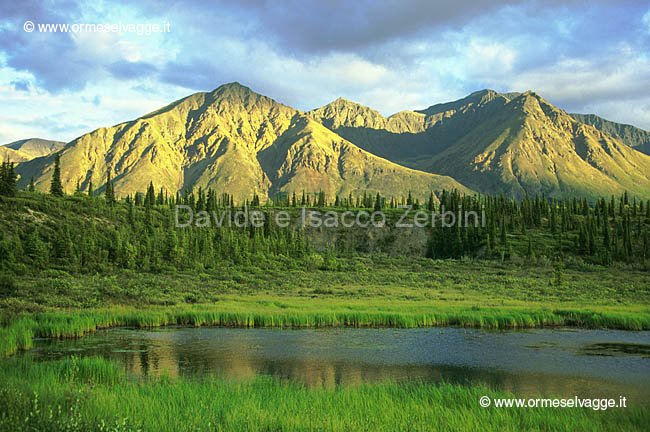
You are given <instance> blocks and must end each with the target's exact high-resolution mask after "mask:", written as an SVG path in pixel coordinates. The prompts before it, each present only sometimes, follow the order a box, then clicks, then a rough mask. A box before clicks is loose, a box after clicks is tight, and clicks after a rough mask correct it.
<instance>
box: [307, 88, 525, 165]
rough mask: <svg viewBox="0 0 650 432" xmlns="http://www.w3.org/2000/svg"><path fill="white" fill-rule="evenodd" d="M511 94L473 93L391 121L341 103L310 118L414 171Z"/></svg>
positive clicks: (312, 114) (392, 118)
mask: <svg viewBox="0 0 650 432" xmlns="http://www.w3.org/2000/svg"><path fill="white" fill-rule="evenodd" d="M511 97H513V94H509V95H502V94H499V93H497V92H495V91H493V90H482V91H478V92H474V93H472V94H470V95H469V96H467V97H466V98H463V99H460V100H458V101H454V102H448V103H444V104H438V105H433V106H431V107H429V108H427V109H426V110H421V111H402V112H399V113H397V114H393V115H391V116H390V117H383V116H382V115H381V114H380V113H379V112H377V111H374V110H372V109H370V108H367V107H364V106H363V105H359V104H356V103H354V102H349V101H346V100H345V99H337V100H336V101H334V102H332V103H330V104H328V105H325V106H324V107H322V108H319V109H316V110H313V111H311V112H310V113H309V114H310V115H311V116H312V117H313V118H314V119H316V120H317V121H319V122H320V123H322V124H323V125H325V126H326V127H327V128H329V129H330V130H332V131H334V132H336V133H337V134H339V135H341V136H342V137H344V138H346V139H347V140H349V141H351V142H353V143H354V144H356V145H358V146H359V147H361V148H363V149H364V150H367V151H369V152H371V153H373V154H376V155H378V156H381V157H385V158H387V159H389V160H392V161H394V162H398V163H401V164H404V165H407V166H412V167H416V166H417V165H418V164H417V162H418V161H419V160H426V159H428V158H430V157H432V156H434V155H436V154H438V153H440V152H441V151H443V150H445V149H446V148H447V147H448V146H450V145H451V144H453V143H454V142H456V141H458V140H459V139H460V138H462V137H463V136H464V135H465V134H467V133H468V132H469V131H470V130H472V129H473V128H475V127H476V126H478V125H479V124H480V123H481V122H482V121H484V120H485V119H487V118H489V117H490V116H491V115H493V113H494V112H495V110H498V109H499V108H500V107H502V106H503V105H505V104H506V103H507V102H508V101H509V100H510V98H511Z"/></svg>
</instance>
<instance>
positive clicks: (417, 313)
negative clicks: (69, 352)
mask: <svg viewBox="0 0 650 432" xmlns="http://www.w3.org/2000/svg"><path fill="white" fill-rule="evenodd" d="M165 325H184V326H194V327H200V326H223V327H284V328H307V327H311V328H313V327H396V328H412V327H434V326H461V327H479V328H532V327H544V326H573V327H587V328H613V329H625V330H650V314H648V313H647V312H644V311H641V310H639V311H636V312H635V311H634V310H625V311H617V310H610V309H607V308H600V310H599V309H593V310H573V309H561V308H559V309H534V308H530V307H524V306H503V307H479V306H471V307H468V306H463V305H448V304H445V303H442V302H431V303H429V302H413V301H408V300H393V299H369V300H367V299H356V300H355V299H351V300H347V299H345V300H344V299H331V298H295V297H294V298H282V299H279V298H277V297H273V296H268V295H255V296H246V297H239V296H224V297H223V298H221V299H220V301H218V302H216V303H214V304H209V305H204V304H198V305H180V306H172V307H148V308H135V307H130V306H116V307H113V308H109V309H92V310H85V311H76V312H73V311H55V312H41V313H35V314H30V315H27V316H21V317H16V318H15V320H14V321H11V322H10V323H9V324H8V325H7V326H5V327H3V328H0V349H1V351H0V356H4V357H6V356H9V355H11V354H13V353H15V352H16V351H18V350H24V349H29V348H30V347H31V338H32V337H45V338H75V337H82V336H83V335H84V334H86V333H89V332H93V331H95V330H97V329H101V328H108V327H116V326H129V327H140V328H147V327H159V326H165Z"/></svg>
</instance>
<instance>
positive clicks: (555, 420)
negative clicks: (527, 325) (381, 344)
mask: <svg viewBox="0 0 650 432" xmlns="http://www.w3.org/2000/svg"><path fill="white" fill-rule="evenodd" d="M0 383H1V384H0V429H2V430H12V431H23V430H24V431H30V430H68V431H90V430H97V431H102V430H112V431H125V430H142V431H168V430H195V431H199V430H240V431H242V430H287V431H292V430H334V431H349V430H374V431H394V430H432V429H433V430H470V429H472V430H474V429H476V427H477V426H478V425H480V427H481V429H483V430H500V431H517V430H558V429H562V430H566V429H571V430H591V431H600V430H603V431H605V430H645V429H646V427H647V425H648V423H649V422H650V411H649V410H648V409H647V408H643V407H640V406H630V407H627V408H625V409H616V408H610V409H608V410H607V411H596V410H594V409H591V408H582V409H579V408H565V409H553V408H527V409H505V408H504V409H497V408H494V407H489V408H481V407H480V405H479V403H478V401H479V399H480V398H481V397H482V396H484V395H488V396H489V397H492V398H507V397H514V396H513V395H512V394H509V393H504V392H496V391H494V390H491V389H489V388H487V387H484V386H473V387H464V386H457V385H446V384H443V385H433V384H419V383H411V384H395V383H381V384H370V385H363V386H360V387H335V388H330V389H319V388H306V387H305V386H303V385H301V384H299V383H297V382H292V381H288V382H281V381H278V380H274V379H271V378H267V377H259V378H256V379H252V380H244V381H229V380H226V379H222V378H217V377H203V378H196V377H194V378H184V377H181V378H176V379H173V380H172V379H168V378H165V377H163V378H160V379H155V378H150V379H135V378H133V377H130V376H127V375H125V373H124V372H123V369H122V368H121V367H120V366H119V365H116V364H115V363H112V362H110V361H107V360H105V359H102V358H82V359H76V358H70V359H66V360H60V361H48V362H40V363H34V362H31V361H24V360H20V359H16V358H14V359H9V360H4V361H3V367H2V368H0Z"/></svg>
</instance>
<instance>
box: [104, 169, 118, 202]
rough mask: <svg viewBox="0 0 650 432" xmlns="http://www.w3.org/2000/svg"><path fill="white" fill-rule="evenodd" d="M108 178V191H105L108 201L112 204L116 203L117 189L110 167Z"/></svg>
mask: <svg viewBox="0 0 650 432" xmlns="http://www.w3.org/2000/svg"><path fill="white" fill-rule="evenodd" d="M106 176H107V179H106V192H104V197H105V199H106V202H107V203H108V204H110V205H112V204H114V203H115V191H114V190H113V181H112V180H111V170H110V169H109V170H108V172H107V174H106Z"/></svg>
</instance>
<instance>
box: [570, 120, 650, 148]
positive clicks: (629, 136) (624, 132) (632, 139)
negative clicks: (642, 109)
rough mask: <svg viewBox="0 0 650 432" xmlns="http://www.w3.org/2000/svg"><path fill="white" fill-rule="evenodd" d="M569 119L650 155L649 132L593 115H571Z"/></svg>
mask: <svg viewBox="0 0 650 432" xmlns="http://www.w3.org/2000/svg"><path fill="white" fill-rule="evenodd" d="M571 117H573V118H574V119H576V120H577V121H579V122H580V123H584V124H588V125H589V126H593V127H595V128H596V129H598V130H599V131H601V132H604V133H606V134H607V135H610V136H613V137H614V138H618V139H620V140H621V141H623V142H624V143H625V144H627V145H629V146H630V147H634V149H636V150H638V151H640V152H642V153H645V154H647V155H650V132H648V131H645V130H643V129H639V128H638V127H635V126H632V125H629V124H623V123H615V122H613V121H609V120H605V119H604V118H602V117H598V116H597V115H595V114H571Z"/></svg>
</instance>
